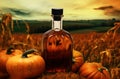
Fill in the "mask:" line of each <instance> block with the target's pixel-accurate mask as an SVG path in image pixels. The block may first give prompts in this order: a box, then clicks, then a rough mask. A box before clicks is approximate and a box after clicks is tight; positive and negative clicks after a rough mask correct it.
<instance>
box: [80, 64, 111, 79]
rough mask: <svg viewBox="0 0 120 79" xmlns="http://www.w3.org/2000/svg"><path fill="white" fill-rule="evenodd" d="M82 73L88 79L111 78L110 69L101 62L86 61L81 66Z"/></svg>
mask: <svg viewBox="0 0 120 79" xmlns="http://www.w3.org/2000/svg"><path fill="white" fill-rule="evenodd" d="M79 72H80V75H81V76H83V77H85V78H86V79H110V74H109V72H108V70H107V69H106V68H105V67H103V66H102V65H101V64H100V63H96V62H93V63H84V64H83V65H82V66H81V67H80V70H79Z"/></svg>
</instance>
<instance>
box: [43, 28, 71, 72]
mask: <svg viewBox="0 0 120 79" xmlns="http://www.w3.org/2000/svg"><path fill="white" fill-rule="evenodd" d="M42 43H43V44H42V45H43V46H42V47H43V48H42V56H43V58H44V59H45V62H46V72H67V71H70V70H71V66H72V47H73V46H72V44H73V43H72V38H71V36H70V34H69V33H68V32H66V31H64V30H60V31H55V30H50V31H48V32H46V33H45V34H44V35H43V42H42Z"/></svg>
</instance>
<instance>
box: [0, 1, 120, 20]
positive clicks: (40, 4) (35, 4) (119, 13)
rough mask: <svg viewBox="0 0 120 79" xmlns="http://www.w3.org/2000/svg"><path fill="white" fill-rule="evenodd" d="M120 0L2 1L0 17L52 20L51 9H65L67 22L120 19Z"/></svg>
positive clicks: (0, 2)
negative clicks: (5, 14) (8, 15)
mask: <svg viewBox="0 0 120 79" xmlns="http://www.w3.org/2000/svg"><path fill="white" fill-rule="evenodd" d="M119 5H120V0H0V15H2V14H4V13H11V14H12V16H13V17H14V18H15V19H16V18H17V19H27V20H50V19H51V8H63V10H64V17H63V19H65V20H88V19H112V18H116V19H120V6H119Z"/></svg>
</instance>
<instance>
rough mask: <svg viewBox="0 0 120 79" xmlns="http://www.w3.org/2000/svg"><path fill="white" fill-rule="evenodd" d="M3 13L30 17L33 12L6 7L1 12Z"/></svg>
mask: <svg viewBox="0 0 120 79" xmlns="http://www.w3.org/2000/svg"><path fill="white" fill-rule="evenodd" d="M1 11H2V12H3V13H4V12H5V13H11V14H12V15H13V16H16V15H17V16H30V15H31V12H30V11H28V10H24V9H17V8H7V7H4V8H2V10H1Z"/></svg>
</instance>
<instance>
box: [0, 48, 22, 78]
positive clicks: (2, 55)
mask: <svg viewBox="0 0 120 79" xmlns="http://www.w3.org/2000/svg"><path fill="white" fill-rule="evenodd" d="M18 54H22V51H21V50H18V49H14V48H13V47H12V46H10V47H9V48H8V49H7V50H1V51H0V78H2V77H6V76H7V70H6V62H7V61H8V59H9V58H11V57H13V56H15V55H18Z"/></svg>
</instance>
